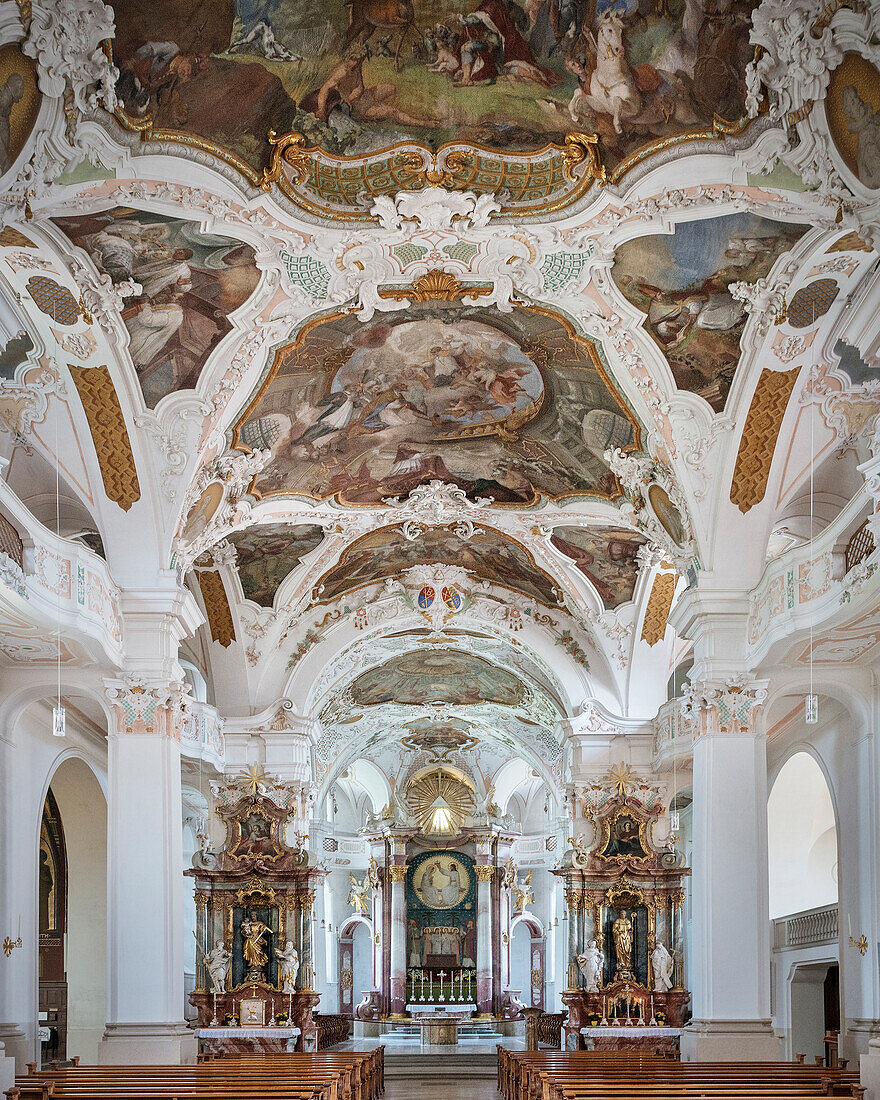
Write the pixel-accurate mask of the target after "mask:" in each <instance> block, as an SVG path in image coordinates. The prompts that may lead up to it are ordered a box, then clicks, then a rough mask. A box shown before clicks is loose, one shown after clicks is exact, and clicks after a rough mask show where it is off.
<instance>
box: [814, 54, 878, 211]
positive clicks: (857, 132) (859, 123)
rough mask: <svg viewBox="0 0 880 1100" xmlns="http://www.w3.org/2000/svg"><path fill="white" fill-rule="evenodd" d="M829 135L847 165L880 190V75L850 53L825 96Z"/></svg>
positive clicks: (866, 183)
mask: <svg viewBox="0 0 880 1100" xmlns="http://www.w3.org/2000/svg"><path fill="white" fill-rule="evenodd" d="M825 115H826V117H827V119H828V131H829V133H830V134H831V137H832V138H833V140H834V144H835V145H836V146H837V151H838V152H839V153H840V155H841V157H842V158H843V162H844V164H845V165H846V166H847V168H849V170H850V172H852V174H853V175H854V176H856V177H857V179H858V181H859V183H861V184H862V186H863V187H867V188H868V189H869V190H872V191H873V190H876V189H877V188H880V72H878V71H877V69H875V68H874V66H873V65H872V64H871V63H870V61H866V60H865V58H864V57H862V56H861V54H857V53H847V54H844V56H843V61H842V62H841V63H840V65H838V67H837V68H836V69H835V70H834V72H833V73H832V74H831V80H830V82H829V84H828V94H827V95H826V96H825Z"/></svg>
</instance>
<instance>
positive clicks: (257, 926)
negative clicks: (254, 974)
mask: <svg viewBox="0 0 880 1100" xmlns="http://www.w3.org/2000/svg"><path fill="white" fill-rule="evenodd" d="M241 934H242V936H243V937H244V946H243V947H242V954H243V955H244V961H245V962H246V963H247V964H248V966H249V967H250V968H251V970H262V969H263V967H264V966H266V964H267V963H268V962H269V956H268V955H267V954H266V952H265V950H264V948H263V940H264V939H265V938H266V937H267V936H271V935H272V929H271V928H270V927H269V926H268V925H267V924H263V922H262V921H261V920H257V918H256V916H255V915H254V914H253V913H249V914H248V916H247V920H243V921H242V922H241Z"/></svg>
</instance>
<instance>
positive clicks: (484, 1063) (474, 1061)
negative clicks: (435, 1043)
mask: <svg viewBox="0 0 880 1100" xmlns="http://www.w3.org/2000/svg"><path fill="white" fill-rule="evenodd" d="M385 1076H386V1078H397V1079H401V1078H417V1079H418V1080H420V1081H432V1080H433V1081H445V1080H449V1079H454V1078H456V1077H458V1078H462V1077H463V1078H492V1079H494V1078H496V1077H497V1076H498V1055H497V1054H495V1053H492V1054H490V1053H488V1052H486V1053H475V1052H472V1051H469V1050H468V1049H467V1048H466V1047H462V1046H461V1044H459V1045H458V1046H454V1047H438V1048H437V1053H434V1051H430V1052H427V1051H424V1052H423V1051H420V1052H419V1053H418V1054H415V1053H413V1054H394V1053H393V1048H391V1047H387V1046H386V1047H385Z"/></svg>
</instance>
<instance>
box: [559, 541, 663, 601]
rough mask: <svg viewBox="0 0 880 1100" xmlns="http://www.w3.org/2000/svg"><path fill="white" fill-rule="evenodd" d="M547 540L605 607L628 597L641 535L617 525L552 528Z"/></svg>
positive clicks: (636, 572)
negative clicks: (572, 566) (573, 565)
mask: <svg viewBox="0 0 880 1100" xmlns="http://www.w3.org/2000/svg"><path fill="white" fill-rule="evenodd" d="M550 541H551V542H552V544H553V545H554V546H555V547H556V549H557V550H561V551H562V553H563V554H565V555H566V556H567V557H569V558H571V559H572V561H573V562H574V563H575V565H576V566H577V567H578V569H579V570H580V571H581V573H583V575H584V576H585V577H586V578H587V580H588V581H590V583H591V584H592V585H593V587H594V588H595V589H596V591H597V592H598V593H599V596H600V597H601V599H602V602H603V603H604V604H605V607H606V608H611V607H617V605H618V604H621V603H626V602H627V601H628V600H631V599H632V596H633V589H634V588H635V584H636V579H637V577H638V574H639V563H638V560H637V554H638V552H639V547H641V546H644V544H645V542H646V541H647V540H646V539H645V538H644V536H642V535H639V534H637V533H636V532H635V531H626V530H624V529H623V528H620V527H601V528H588V527H555V528H554V529H553V535H552V537H551V539H550Z"/></svg>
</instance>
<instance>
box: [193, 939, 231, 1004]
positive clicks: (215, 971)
mask: <svg viewBox="0 0 880 1100" xmlns="http://www.w3.org/2000/svg"><path fill="white" fill-rule="evenodd" d="M193 935H194V936H195V932H193ZM196 947H197V948H198V949H199V951H200V952H201V954H202V958H203V959H204V960H205V968H206V969H207V971H208V974H209V975H210V978H211V988H212V990H213V992H214V993H225V992H226V975H227V974H228V973H229V960H230V959H231V958H232V956H231V955H230V954H229V952H228V951H227V950H226V944H224V943H218V944H217V946H216V947H214V948H212V949H211V950H210V951H208V952H207V953H206V952H205V950H204V948H203V947H202V945H201V944H200V943H199V941H198V940H196Z"/></svg>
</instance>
